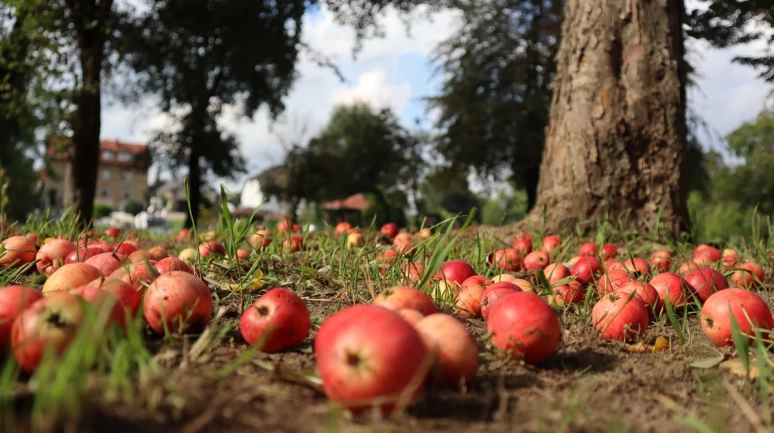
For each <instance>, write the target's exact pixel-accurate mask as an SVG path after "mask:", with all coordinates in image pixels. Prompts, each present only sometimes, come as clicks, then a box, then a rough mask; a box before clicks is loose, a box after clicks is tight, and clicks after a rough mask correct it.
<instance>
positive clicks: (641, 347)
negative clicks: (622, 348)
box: [626, 337, 669, 353]
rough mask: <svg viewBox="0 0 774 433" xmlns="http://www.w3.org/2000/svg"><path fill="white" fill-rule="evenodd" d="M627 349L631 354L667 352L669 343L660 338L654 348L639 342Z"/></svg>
mask: <svg viewBox="0 0 774 433" xmlns="http://www.w3.org/2000/svg"><path fill="white" fill-rule="evenodd" d="M626 349H627V350H629V352H631V353H649V352H651V353H652V352H666V350H667V349H669V341H668V340H667V339H666V338H664V337H658V338H656V342H655V344H653V345H652V346H651V345H647V344H645V343H643V342H639V343H637V344H630V345H628V346H626Z"/></svg>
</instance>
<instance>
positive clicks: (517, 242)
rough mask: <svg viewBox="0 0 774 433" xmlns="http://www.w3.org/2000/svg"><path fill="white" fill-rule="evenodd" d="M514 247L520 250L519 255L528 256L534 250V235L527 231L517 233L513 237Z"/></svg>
mask: <svg viewBox="0 0 774 433" xmlns="http://www.w3.org/2000/svg"><path fill="white" fill-rule="evenodd" d="M513 248H514V249H515V250H516V251H518V252H519V255H521V256H522V257H523V256H526V255H527V254H529V253H531V252H532V236H530V235H529V234H527V233H522V234H519V235H516V237H515V238H514V239H513Z"/></svg>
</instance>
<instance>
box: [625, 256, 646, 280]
mask: <svg viewBox="0 0 774 433" xmlns="http://www.w3.org/2000/svg"><path fill="white" fill-rule="evenodd" d="M623 265H624V269H626V270H627V271H629V273H631V274H633V275H635V276H640V275H642V276H644V277H648V276H650V265H649V264H648V262H647V261H646V260H645V259H641V258H639V257H633V258H631V259H626V260H625V261H624V262H623Z"/></svg>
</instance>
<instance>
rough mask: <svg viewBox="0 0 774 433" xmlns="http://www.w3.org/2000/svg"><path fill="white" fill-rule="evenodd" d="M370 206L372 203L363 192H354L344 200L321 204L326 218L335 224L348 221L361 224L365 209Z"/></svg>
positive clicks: (357, 224)
mask: <svg viewBox="0 0 774 433" xmlns="http://www.w3.org/2000/svg"><path fill="white" fill-rule="evenodd" d="M370 208H371V203H369V202H368V199H367V198H366V196H365V195H363V194H354V195H351V196H349V197H347V198H345V199H342V200H333V201H329V202H326V203H322V204H320V209H322V210H323V211H324V212H325V213H326V220H327V221H328V223H329V224H333V225H335V224H338V223H340V222H342V221H347V222H350V223H352V224H355V225H356V226H359V225H361V224H362V216H363V211H365V210H367V209H370Z"/></svg>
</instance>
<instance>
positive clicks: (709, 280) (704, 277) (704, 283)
mask: <svg viewBox="0 0 774 433" xmlns="http://www.w3.org/2000/svg"><path fill="white" fill-rule="evenodd" d="M685 281H686V282H687V283H688V290H690V292H691V293H692V294H693V295H694V296H696V297H697V298H698V299H699V301H700V302H701V303H702V304H703V303H704V302H705V301H706V300H707V299H708V298H709V297H710V295H712V294H713V293H715V292H717V291H719V290H723V289H727V288H728V281H726V277H724V276H723V274H721V273H720V272H718V271H716V270H714V269H712V268H699V269H696V270H695V271H691V272H689V273H688V274H687V275H686V276H685Z"/></svg>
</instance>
